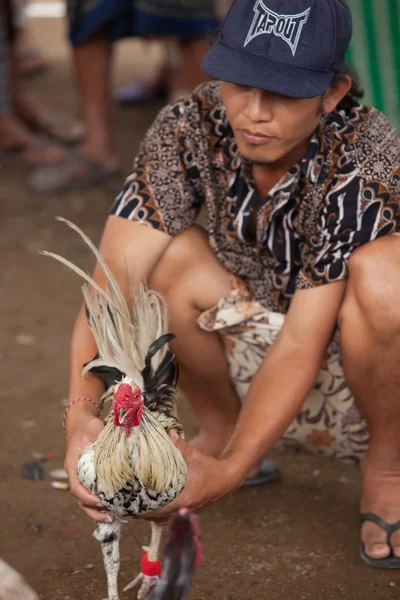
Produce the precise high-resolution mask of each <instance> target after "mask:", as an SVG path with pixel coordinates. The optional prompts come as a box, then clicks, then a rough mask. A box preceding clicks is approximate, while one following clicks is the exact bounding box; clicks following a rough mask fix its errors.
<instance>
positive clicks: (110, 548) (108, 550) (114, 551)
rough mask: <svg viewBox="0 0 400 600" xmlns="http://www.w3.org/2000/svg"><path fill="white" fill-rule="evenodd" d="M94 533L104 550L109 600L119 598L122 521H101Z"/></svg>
mask: <svg viewBox="0 0 400 600" xmlns="http://www.w3.org/2000/svg"><path fill="white" fill-rule="evenodd" d="M93 535H94V537H95V538H96V540H98V541H99V542H100V544H101V549H102V552H103V559H104V568H105V570H106V575H107V586H108V600H118V571H119V538H120V536H121V521H119V520H117V519H116V520H115V522H114V523H111V524H110V525H109V524H108V523H99V524H98V526H97V529H96V531H95V532H94V534H93Z"/></svg>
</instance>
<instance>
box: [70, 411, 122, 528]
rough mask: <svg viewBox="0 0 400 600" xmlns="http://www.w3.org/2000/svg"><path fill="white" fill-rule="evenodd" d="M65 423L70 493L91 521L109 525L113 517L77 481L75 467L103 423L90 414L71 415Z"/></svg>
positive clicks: (97, 499) (93, 440) (98, 500)
mask: <svg viewBox="0 0 400 600" xmlns="http://www.w3.org/2000/svg"><path fill="white" fill-rule="evenodd" d="M71 417H73V419H72V418H71V422H70V421H69V420H68V422H67V447H66V454H65V461H64V468H65V470H66V472H67V474H68V479H69V484H70V489H71V493H72V495H73V496H75V498H77V500H78V502H79V506H80V507H81V509H82V510H83V512H84V513H86V514H87V515H88V516H89V517H90V518H91V519H93V520H94V521H97V522H99V523H109V522H111V520H110V519H112V520H113V517H112V515H111V514H110V513H108V512H106V509H105V507H104V506H103V504H102V503H101V501H100V498H98V497H97V496H95V495H94V494H91V493H90V492H89V491H88V490H87V489H86V488H85V487H84V486H83V485H82V484H81V482H80V481H79V479H78V475H77V466H78V461H79V458H80V456H81V454H82V451H83V450H85V448H87V447H88V446H90V445H91V444H93V442H95V441H96V440H97V438H98V436H99V433H100V432H101V430H102V429H103V427H104V423H103V421H101V419H98V418H97V417H95V416H94V415H93V414H91V413H87V412H85V413H82V412H81V413H80V414H79V416H77V415H72V414H71Z"/></svg>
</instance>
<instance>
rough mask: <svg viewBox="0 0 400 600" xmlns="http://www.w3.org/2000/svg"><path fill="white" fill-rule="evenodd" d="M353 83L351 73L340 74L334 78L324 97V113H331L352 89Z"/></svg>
mask: <svg viewBox="0 0 400 600" xmlns="http://www.w3.org/2000/svg"><path fill="white" fill-rule="evenodd" d="M352 83H353V82H352V79H351V77H350V75H340V76H339V77H335V78H334V79H333V81H332V83H331V85H330V86H329V87H328V89H327V90H326V92H325V94H324V97H323V112H324V113H330V112H332V111H333V110H335V108H336V107H337V105H338V104H339V102H340V101H341V100H343V98H344V97H345V96H346V94H348V93H349V91H350V90H351V86H352Z"/></svg>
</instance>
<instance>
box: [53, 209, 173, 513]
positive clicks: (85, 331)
mask: <svg viewBox="0 0 400 600" xmlns="http://www.w3.org/2000/svg"><path fill="white" fill-rule="evenodd" d="M171 240H172V238H171V237H170V236H168V235H167V234H165V233H162V232H160V231H156V230H155V229H152V228H151V227H147V226H144V225H140V224H138V223H135V222H132V221H129V220H127V219H122V218H120V217H115V216H110V217H109V218H108V221H107V223H106V227H105V229H104V234H103V237H102V241H101V244H100V251H101V253H102V255H103V257H104V259H105V260H106V262H107V264H108V266H109V267H110V269H111V271H112V273H113V275H114V277H115V278H116V280H117V282H118V284H119V286H120V287H121V290H122V291H123V293H124V294H125V295H128V293H129V279H131V280H132V281H133V282H134V283H139V282H140V281H143V280H146V279H148V278H149V276H150V274H151V272H152V270H153V269H154V267H155V266H156V264H157V262H158V261H159V260H160V258H161V256H162V255H163V253H164V252H165V250H166V248H167V247H168V245H169V243H170V241H171ZM93 279H94V280H95V281H96V282H97V283H98V284H99V285H100V286H101V287H103V288H105V286H106V279H105V276H104V273H103V271H102V269H101V268H100V267H96V268H95V270H94V274H93ZM96 352H97V347H96V343H95V341H94V338H93V335H92V332H91V331H90V328H89V325H88V322H87V318H86V314H85V310H84V307H83V306H82V308H81V310H80V311H79V314H78V317H77V319H76V322H75V325H74V329H73V334H72V340H71V348H70V389H69V400H70V401H72V400H74V399H75V398H79V397H89V398H92V399H93V400H95V401H99V400H100V396H101V394H102V393H103V392H104V385H103V383H102V382H101V380H100V379H99V378H98V377H97V376H96V375H94V374H93V373H87V374H86V375H85V377H82V368H83V365H84V364H85V363H86V362H89V361H90V360H92V358H93V357H94V356H95V354H96ZM102 428H103V422H102V421H101V420H100V419H98V418H97V417H96V409H95V407H94V406H93V405H92V404H90V403H89V402H77V403H76V404H74V405H73V406H72V407H71V408H70V410H69V411H68V417H67V420H66V434H67V449H66V456H65V469H66V471H67V473H68V476H69V481H70V487H71V492H72V494H73V495H74V496H76V497H77V498H78V500H79V501H80V503H81V506H82V508H83V509H84V510H85V512H86V513H87V514H88V515H89V516H90V517H91V518H92V519H96V520H99V521H105V520H106V518H107V515H106V514H105V513H99V511H98V509H99V508H104V507H102V505H101V504H100V506H98V504H99V503H100V500H99V499H98V498H96V497H95V496H93V495H92V494H90V492H88V491H87V490H86V488H84V487H83V485H82V484H81V483H80V482H79V480H78V477H77V474H76V467H77V463H78V460H79V456H80V450H79V448H85V447H87V446H88V445H89V444H91V443H93V442H94V441H95V439H96V438H97V437H98V435H99V433H100V431H101V429H102ZM96 508H97V510H96Z"/></svg>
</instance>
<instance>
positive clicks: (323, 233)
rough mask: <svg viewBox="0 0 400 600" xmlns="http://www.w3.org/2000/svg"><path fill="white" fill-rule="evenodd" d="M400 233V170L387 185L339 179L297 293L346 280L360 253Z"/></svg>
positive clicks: (307, 248)
mask: <svg viewBox="0 0 400 600" xmlns="http://www.w3.org/2000/svg"><path fill="white" fill-rule="evenodd" d="M399 229H400V169H399V168H397V169H396V170H394V172H393V174H392V177H391V178H390V179H389V180H388V181H386V182H385V183H380V182H378V181H377V180H375V179H373V180H372V179H371V180H365V179H364V178H361V177H360V176H359V175H357V174H352V175H348V176H347V177H346V175H345V174H343V175H342V174H338V176H337V177H336V179H335V183H334V185H333V186H332V188H331V189H330V190H328V191H327V194H326V196H325V199H324V201H323V203H322V206H321V208H320V211H319V213H318V215H317V227H316V231H317V232H318V234H317V235H316V236H314V237H311V238H310V239H309V240H308V241H307V242H306V243H305V244H304V245H303V247H302V250H301V254H302V267H301V269H300V271H299V273H298V276H297V282H296V287H297V289H304V288H305V289H307V288H313V287H316V286H319V285H322V284H325V283H332V282H335V281H341V280H343V279H346V278H347V275H348V262H349V259H350V256H351V254H352V252H353V251H354V250H355V249H356V248H358V247H359V246H361V245H362V244H365V243H367V242H369V241H372V240H374V239H376V238H379V237H382V236H384V235H389V234H390V233H394V232H395V231H399Z"/></svg>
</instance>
